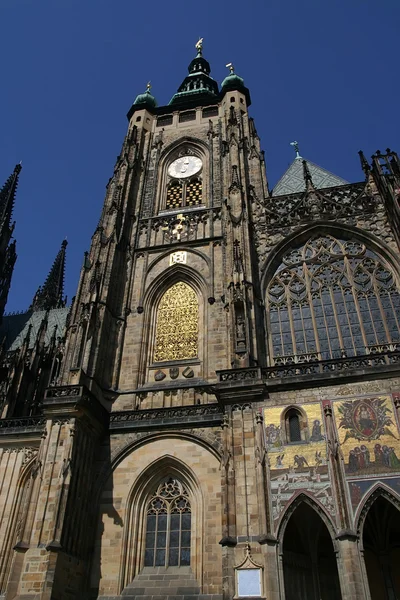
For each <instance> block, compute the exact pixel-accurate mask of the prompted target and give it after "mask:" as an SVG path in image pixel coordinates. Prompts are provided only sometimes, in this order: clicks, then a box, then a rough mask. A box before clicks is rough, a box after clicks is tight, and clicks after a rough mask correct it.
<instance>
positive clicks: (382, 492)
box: [356, 481, 400, 535]
mask: <svg viewBox="0 0 400 600" xmlns="http://www.w3.org/2000/svg"><path fill="white" fill-rule="evenodd" d="M381 497H382V498H384V499H385V500H387V501H388V502H390V503H391V504H392V505H393V506H394V507H395V508H396V509H397V510H398V511H400V496H399V495H398V494H396V492H395V491H394V490H392V489H391V488H389V487H388V486H387V485H386V484H385V483H384V482H382V481H379V482H378V483H376V484H375V485H374V486H373V487H372V488H371V489H370V490H368V492H367V494H366V495H365V497H364V498H363V500H362V502H361V504H360V506H359V508H358V510H357V515H356V531H357V532H358V534H360V535H362V532H363V527H364V524H365V519H366V517H367V515H368V511H369V510H370V508H371V506H372V505H373V504H374V502H376V500H377V499H378V498H381Z"/></svg>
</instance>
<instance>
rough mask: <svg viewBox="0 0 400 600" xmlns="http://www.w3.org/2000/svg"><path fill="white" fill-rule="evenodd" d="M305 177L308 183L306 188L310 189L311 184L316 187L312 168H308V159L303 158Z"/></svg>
mask: <svg viewBox="0 0 400 600" xmlns="http://www.w3.org/2000/svg"><path fill="white" fill-rule="evenodd" d="M303 177H304V181H305V184H306V189H308V188H309V187H310V186H312V187H314V184H313V180H312V177H311V173H310V169H309V168H308V164H307V161H306V160H303Z"/></svg>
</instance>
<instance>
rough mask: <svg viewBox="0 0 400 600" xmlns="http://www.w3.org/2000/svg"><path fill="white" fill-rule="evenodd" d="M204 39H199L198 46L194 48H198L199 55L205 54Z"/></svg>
mask: <svg viewBox="0 0 400 600" xmlns="http://www.w3.org/2000/svg"><path fill="white" fill-rule="evenodd" d="M203 39H204V38H199V41H198V42H196V44H195V46H194V47H195V48H196V50H197V52H198V54H200V55H201V53H202V52H203Z"/></svg>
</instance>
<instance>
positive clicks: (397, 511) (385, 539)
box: [358, 483, 400, 600]
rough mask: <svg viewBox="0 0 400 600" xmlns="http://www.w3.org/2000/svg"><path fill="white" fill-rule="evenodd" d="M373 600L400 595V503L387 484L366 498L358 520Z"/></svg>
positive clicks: (361, 547) (377, 487)
mask: <svg viewBox="0 0 400 600" xmlns="http://www.w3.org/2000/svg"><path fill="white" fill-rule="evenodd" d="M358 531H359V534H360V549H361V552H362V557H363V559H364V567H365V571H366V575H367V579H368V584H369V591H370V597H371V600H381V598H398V597H399V595H400V574H399V573H398V563H399V560H400V501H399V498H398V497H397V495H396V494H395V493H394V492H393V491H392V490H389V488H388V487H387V486H386V485H384V484H381V483H379V484H377V485H376V486H375V487H374V488H373V489H372V490H371V491H370V493H369V494H368V495H367V497H366V499H365V500H364V504H363V506H362V508H361V511H360V514H359V518H358Z"/></svg>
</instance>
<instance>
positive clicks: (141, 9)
mask: <svg viewBox="0 0 400 600" xmlns="http://www.w3.org/2000/svg"><path fill="white" fill-rule="evenodd" d="M0 22H1V24H2V27H1V35H0V57H1V58H0V61H1V78H2V86H1V87H2V91H1V94H0V181H1V183H0V185H2V183H3V181H4V180H5V179H6V178H7V177H8V175H9V173H10V172H11V171H12V170H13V168H14V165H15V163H17V162H19V161H20V160H22V164H23V170H22V173H21V178H20V186H19V190H18V197H17V203H16V208H15V212H14V217H15V219H16V221H17V226H16V229H15V237H16V238H17V252H18V260H17V264H16V268H15V271H14V276H13V282H12V288H11V293H10V296H9V302H8V305H7V310H8V311H14V310H23V309H26V308H27V307H28V306H29V304H30V302H31V299H32V296H33V294H34V292H35V290H36V289H37V287H38V286H39V285H40V284H41V283H42V282H43V281H44V279H45V277H46V275H47V273H48V270H49V268H50V266H51V263H52V261H53V259H54V257H55V255H56V253H57V251H58V249H59V247H60V244H61V241H62V240H63V238H64V237H65V236H66V237H67V238H68V241H69V245H68V249H67V253H68V257H67V273H66V293H67V294H68V296H69V298H71V297H72V296H73V295H74V294H75V289H76V286H77V282H78V277H79V271H80V267H81V264H82V258H83V252H84V251H85V250H86V249H88V248H89V246H90V239H91V235H92V233H93V231H94V228H95V227H96V224H97V221H98V218H99V215H100V210H101V206H102V202H103V199H104V190H105V185H106V183H107V181H108V179H109V177H110V176H111V174H112V171H113V166H114V162H115V158H116V156H117V155H118V154H119V151H120V147H121V144H122V140H123V138H124V135H125V132H126V127H127V121H126V113H127V111H128V109H129V107H130V105H131V104H132V102H133V100H134V98H135V96H136V95H137V93H139V92H142V91H144V89H145V86H146V83H147V81H148V80H149V79H150V80H151V81H152V85H153V89H152V91H153V93H154V95H155V96H156V98H157V100H158V103H159V104H160V105H163V104H167V103H168V102H169V100H170V98H171V96H172V95H173V94H174V92H175V91H176V89H177V87H178V86H179V84H180V83H181V81H182V79H183V78H184V76H185V74H186V70H187V66H188V64H189V62H190V60H191V59H192V58H193V56H194V54H195V50H194V44H195V42H196V41H197V39H198V37H199V36H202V37H204V56H205V57H206V58H207V59H208V60H209V62H210V63H211V67H212V73H211V74H212V76H213V77H214V78H215V79H216V80H217V81H218V82H219V83H220V82H221V81H222V79H223V78H224V77H225V75H226V73H227V69H226V68H225V64H226V63H228V62H233V63H234V65H235V67H236V72H237V73H238V74H240V75H241V76H242V77H244V80H245V83H246V85H247V86H248V87H249V88H250V92H251V96H252V106H251V107H250V112H251V114H252V116H253V117H254V118H255V122H256V126H257V130H258V133H259V135H260V137H261V142H262V147H263V148H264V150H265V153H266V160H267V172H268V178H269V182H270V187H273V185H274V184H275V183H276V181H277V180H278V179H279V177H280V176H281V174H282V173H283V172H284V170H285V169H286V167H287V166H288V164H289V163H290V162H291V160H292V159H293V157H294V153H293V149H292V148H291V147H290V145H289V142H290V141H292V140H293V139H297V140H298V141H299V143H300V150H301V153H302V155H303V156H305V157H307V158H308V159H310V160H312V161H314V162H316V163H318V164H320V165H321V166H323V167H325V168H327V169H328V170H330V171H332V172H334V173H336V174H337V175H339V176H341V177H343V178H344V179H347V180H350V181H359V180H361V179H362V172H361V170H360V167H359V163H358V157H357V151H358V150H359V149H360V148H362V149H363V150H364V151H365V153H366V155H367V156H368V157H369V156H370V155H371V154H372V153H373V152H374V151H375V150H376V149H377V148H380V149H382V150H383V149H385V148H386V147H388V146H389V147H391V148H393V149H397V150H398V151H399V152H400V140H399V137H400V136H399V133H400V131H399V129H400V126H399V119H398V109H397V105H398V98H399V93H400V79H399V74H398V72H399V69H398V56H399V52H398V23H399V22H400V2H398V0H380V1H379V2H376V0H331V1H328V0H302V1H299V0H274V1H272V0H248V1H247V2H239V1H237V0H230V1H229V2H228V1H221V0H213V1H211V0H203V1H202V2H195V1H193V0H192V1H186V2H175V1H174V0H171V1H170V2H162V1H160V0H153V2H138V1H137V0H136V1H135V0H1V2H0Z"/></svg>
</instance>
